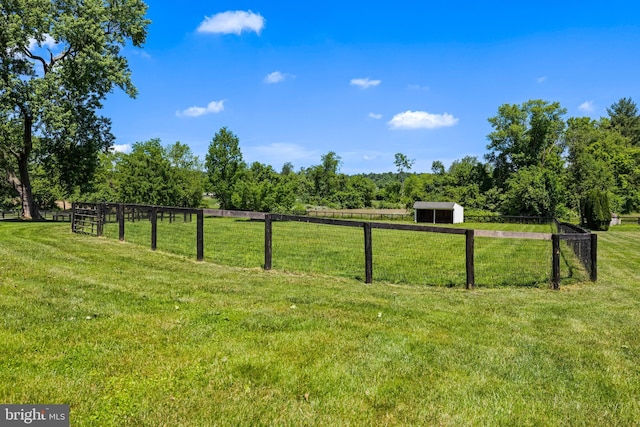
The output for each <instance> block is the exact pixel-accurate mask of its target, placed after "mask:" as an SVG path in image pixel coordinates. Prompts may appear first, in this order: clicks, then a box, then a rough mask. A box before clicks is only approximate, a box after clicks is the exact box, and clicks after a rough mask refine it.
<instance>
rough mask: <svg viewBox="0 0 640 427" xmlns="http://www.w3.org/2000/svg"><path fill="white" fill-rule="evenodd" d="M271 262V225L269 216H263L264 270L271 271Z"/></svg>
mask: <svg viewBox="0 0 640 427" xmlns="http://www.w3.org/2000/svg"><path fill="white" fill-rule="evenodd" d="M272 262H273V223H272V220H271V214H266V215H265V216H264V269H265V270H271V267H272Z"/></svg>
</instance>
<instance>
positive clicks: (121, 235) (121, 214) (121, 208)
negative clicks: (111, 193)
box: [118, 203, 124, 242]
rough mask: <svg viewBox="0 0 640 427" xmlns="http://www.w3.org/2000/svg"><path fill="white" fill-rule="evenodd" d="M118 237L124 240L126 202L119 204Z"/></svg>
mask: <svg viewBox="0 0 640 427" xmlns="http://www.w3.org/2000/svg"><path fill="white" fill-rule="evenodd" d="M118 239H120V241H121V242H124V203H119V204H118Z"/></svg>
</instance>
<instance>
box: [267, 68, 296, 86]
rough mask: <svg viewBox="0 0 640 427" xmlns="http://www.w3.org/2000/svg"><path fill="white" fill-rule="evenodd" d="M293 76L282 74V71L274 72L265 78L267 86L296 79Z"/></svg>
mask: <svg viewBox="0 0 640 427" xmlns="http://www.w3.org/2000/svg"><path fill="white" fill-rule="evenodd" d="M294 77H295V76H294V75H293V74H288V73H281V72H280V71H274V72H273V73H270V74H267V76H266V77H265V78H264V82H265V83H267V84H274V83H280V82H282V81H284V80H286V79H289V78H294Z"/></svg>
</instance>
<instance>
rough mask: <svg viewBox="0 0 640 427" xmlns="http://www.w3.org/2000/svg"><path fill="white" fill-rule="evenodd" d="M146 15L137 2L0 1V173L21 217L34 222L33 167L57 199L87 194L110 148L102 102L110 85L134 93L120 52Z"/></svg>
mask: <svg viewBox="0 0 640 427" xmlns="http://www.w3.org/2000/svg"><path fill="white" fill-rule="evenodd" d="M146 10H147V5H146V4H145V3H143V2H142V1H140V0H125V1H121V2H102V1H90V2H84V1H77V0H74V1H63V0H50V1H40V0H21V1H3V2H0V21H1V24H0V59H1V61H0V123H1V124H0V167H1V168H2V169H3V171H4V173H3V175H4V176H5V177H6V179H7V182H8V183H9V184H10V185H11V186H12V187H13V188H14V189H15V190H16V191H17V192H18V195H19V197H20V199H21V201H22V206H21V207H22V215H23V217H24V218H31V217H33V218H38V217H39V216H40V215H39V213H38V208H37V205H36V203H35V199H34V194H33V191H32V188H33V187H32V183H31V177H30V173H31V171H32V169H33V166H34V164H38V165H39V166H41V167H43V168H44V170H45V171H46V172H47V174H48V175H49V178H50V179H51V180H52V181H53V182H54V183H55V186H56V187H57V189H58V190H61V191H62V193H64V194H65V195H69V194H70V193H72V192H74V191H76V188H79V189H80V190H87V188H86V184H87V183H88V182H89V181H90V180H91V177H92V175H93V173H94V172H95V170H96V168H97V166H98V153H99V152H100V151H104V150H105V149H106V148H108V147H109V146H110V145H111V144H112V142H113V137H112V136H111V133H110V121H109V119H108V118H105V117H101V116H99V114H98V112H99V111H100V109H101V108H102V101H103V99H104V98H105V97H106V96H107V95H108V94H109V93H111V92H113V90H114V89H115V88H116V87H118V88H120V89H122V90H124V91H125V92H126V93H127V94H128V95H130V96H132V97H133V96H135V94H136V89H135V87H134V86H133V84H132V82H131V72H130V70H129V66H128V63H127V60H126V58H125V57H124V56H123V55H122V54H121V50H122V49H123V48H124V47H125V46H128V45H133V46H137V47H139V46H141V45H142V44H143V43H144V42H145V39H146V34H147V26H148V25H149V21H148V20H147V19H146V18H145V13H146ZM47 37H51V38H52V39H53V41H54V42H55V44H56V47H55V49H49V51H48V52H47V49H46V48H45V46H44V45H45V40H47ZM41 197H42V194H41Z"/></svg>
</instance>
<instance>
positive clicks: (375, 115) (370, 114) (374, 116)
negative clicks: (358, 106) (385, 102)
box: [369, 113, 382, 120]
mask: <svg viewBox="0 0 640 427" xmlns="http://www.w3.org/2000/svg"><path fill="white" fill-rule="evenodd" d="M369 118H371V119H376V120H380V119H381V118H382V114H378V113H369Z"/></svg>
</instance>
